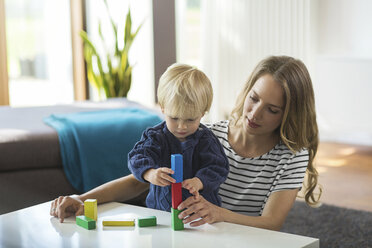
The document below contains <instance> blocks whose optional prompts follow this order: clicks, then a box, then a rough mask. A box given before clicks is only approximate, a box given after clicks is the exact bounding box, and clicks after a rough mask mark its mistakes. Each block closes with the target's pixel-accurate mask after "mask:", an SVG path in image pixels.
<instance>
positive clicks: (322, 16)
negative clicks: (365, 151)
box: [312, 0, 372, 145]
mask: <svg viewBox="0 0 372 248" xmlns="http://www.w3.org/2000/svg"><path fill="white" fill-rule="evenodd" d="M371 24H372V1H369V0H354V1H348V0H341V1H340V0H321V1H319V2H318V24H317V27H318V29H317V31H318V32H317V48H316V50H315V51H316V55H315V59H314V70H313V72H312V76H313V82H314V88H315V95H316V103H317V113H318V118H319V122H318V124H319V128H320V137H321V139H322V140H328V141H340V142H347V143H356V144H366V145H372V96H371V93H372V32H371V30H372V29H371Z"/></svg>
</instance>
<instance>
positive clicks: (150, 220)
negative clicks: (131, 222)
mask: <svg viewBox="0 0 372 248" xmlns="http://www.w3.org/2000/svg"><path fill="white" fill-rule="evenodd" d="M138 226H139V227H147V226H156V216H148V217H143V218H138Z"/></svg>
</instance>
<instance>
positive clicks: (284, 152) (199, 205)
mask: <svg viewBox="0 0 372 248" xmlns="http://www.w3.org/2000/svg"><path fill="white" fill-rule="evenodd" d="M211 129H212V131H213V132H214V133H215V134H216V136H217V137H218V138H219V140H220V142H221V143H222V145H223V147H224V149H225V153H226V155H227V156H228V159H229V163H230V172H229V175H228V179H227V180H226V181H225V183H223V184H222V185H221V188H220V191H219V195H220V196H221V199H222V206H221V207H218V206H216V205H213V204H211V203H209V202H208V201H206V200H205V199H204V198H203V197H201V196H199V197H190V198H188V199H186V200H185V201H184V202H182V203H181V204H180V205H179V208H178V209H180V210H184V211H183V212H182V213H181V214H180V215H179V217H180V218H183V219H184V221H183V222H184V223H190V225H191V226H199V225H202V224H204V223H214V222H219V221H226V222H231V223H236V224H243V225H249V226H254V227H260V228H266V229H272V230H279V229H280V228H281V226H282V224H283V223H284V221H285V218H286V216H287V214H288V212H289V210H290V209H291V207H292V205H293V203H294V201H295V199H296V196H297V194H298V192H299V190H300V189H301V187H302V183H303V180H304V176H305V173H307V182H306V183H304V186H305V189H304V191H305V201H306V202H307V203H308V204H309V205H311V206H314V205H316V204H317V203H318V201H319V198H320V194H321V191H320V193H319V195H318V197H316V196H315V193H314V191H315V188H316V186H317V181H318V173H317V171H316V169H315V168H314V157H315V154H316V151H317V147H318V127H317V124H316V114H315V103H314V92H313V87H312V83H311V79H310V75H309V73H308V71H307V69H306V67H305V65H304V64H303V63H302V62H301V61H299V60H296V59H294V58H291V57H287V56H272V57H268V58H266V59H264V60H262V61H261V62H260V63H259V64H258V65H257V67H256V68H255V69H254V71H253V73H252V75H251V76H250V78H249V80H248V81H247V83H246V84H245V86H244V88H243V90H242V92H241V93H240V95H239V96H238V99H237V102H236V106H235V108H234V109H233V111H232V113H231V116H230V118H229V120H228V121H222V122H218V123H215V124H214V125H212V126H211ZM147 188H148V185H147V184H143V183H140V182H138V181H136V180H135V179H134V178H133V176H132V175H129V176H127V177H123V178H120V179H117V180H115V181H112V182H109V183H106V184H104V185H102V186H100V187H98V188H96V189H93V190H92V191H90V192H87V193H85V194H83V195H81V196H75V197H59V198H58V199H56V200H55V201H54V202H53V203H52V205H51V213H50V214H51V215H53V216H56V217H59V218H60V220H61V221H63V218H64V217H66V216H70V215H73V214H82V211H83V210H82V209H83V208H82V201H83V200H85V199H88V198H95V199H97V200H98V202H99V203H104V202H108V201H125V200H127V199H131V198H132V197H135V196H137V195H139V194H141V193H142V192H144V191H145V190H146V189H147ZM123 189H125V190H123Z"/></svg>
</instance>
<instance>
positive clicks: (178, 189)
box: [172, 183, 182, 209]
mask: <svg viewBox="0 0 372 248" xmlns="http://www.w3.org/2000/svg"><path fill="white" fill-rule="evenodd" d="M181 202H182V183H172V208H174V209H177V208H178V205H180V203H181Z"/></svg>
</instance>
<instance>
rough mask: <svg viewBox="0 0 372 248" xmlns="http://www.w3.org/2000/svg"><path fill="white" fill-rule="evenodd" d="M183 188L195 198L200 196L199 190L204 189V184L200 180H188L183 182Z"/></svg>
mask: <svg viewBox="0 0 372 248" xmlns="http://www.w3.org/2000/svg"><path fill="white" fill-rule="evenodd" d="M182 187H183V188H185V189H187V190H188V191H189V192H190V194H193V195H194V196H199V190H202V189H203V183H202V181H200V179H199V178H197V177H193V178H190V179H186V180H184V181H183V182H182Z"/></svg>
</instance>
